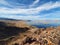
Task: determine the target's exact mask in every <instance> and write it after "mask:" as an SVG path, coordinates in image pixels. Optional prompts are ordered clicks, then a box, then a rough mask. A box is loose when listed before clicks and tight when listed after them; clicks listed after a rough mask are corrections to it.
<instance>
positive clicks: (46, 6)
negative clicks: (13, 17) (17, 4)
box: [0, 2, 60, 15]
mask: <svg viewBox="0 0 60 45" xmlns="http://www.w3.org/2000/svg"><path fill="white" fill-rule="evenodd" d="M57 7H60V2H56V3H52V2H49V3H46V4H43V5H41V6H39V7H37V8H29V9H20V8H13V9H9V8H4V7H3V8H0V14H25V15H37V14H38V13H40V12H41V11H43V10H50V9H53V8H57Z"/></svg>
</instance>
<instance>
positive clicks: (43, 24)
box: [27, 20, 60, 28]
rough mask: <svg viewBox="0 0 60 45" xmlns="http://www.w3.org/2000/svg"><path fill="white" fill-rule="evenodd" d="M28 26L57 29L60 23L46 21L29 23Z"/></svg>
mask: <svg viewBox="0 0 60 45" xmlns="http://www.w3.org/2000/svg"><path fill="white" fill-rule="evenodd" d="M27 24H29V25H33V26H36V27H38V28H47V27H57V26H60V21H59V20H58V21H56V20H52V21H51V20H50V21H49V20H48V21H46V20H44V21H27Z"/></svg>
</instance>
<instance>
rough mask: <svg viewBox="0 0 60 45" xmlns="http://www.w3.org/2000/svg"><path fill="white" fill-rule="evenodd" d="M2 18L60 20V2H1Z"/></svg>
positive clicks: (0, 0)
mask: <svg viewBox="0 0 60 45" xmlns="http://www.w3.org/2000/svg"><path fill="white" fill-rule="evenodd" d="M0 18H11V19H22V20H42V19H43V20H45V19H46V20H53V19H54V20H55V19H58V20H60V0H0Z"/></svg>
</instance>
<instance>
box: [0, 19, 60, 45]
mask: <svg viewBox="0 0 60 45" xmlns="http://www.w3.org/2000/svg"><path fill="white" fill-rule="evenodd" d="M0 45H60V26H58V27H49V28H46V29H44V28H37V27H35V26H30V25H27V24H26V22H24V21H6V20H5V21H0Z"/></svg>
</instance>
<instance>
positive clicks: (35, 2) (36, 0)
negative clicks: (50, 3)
mask: <svg viewBox="0 0 60 45" xmlns="http://www.w3.org/2000/svg"><path fill="white" fill-rule="evenodd" d="M39 1H40V0H35V1H34V2H33V4H32V5H30V6H29V7H33V6H35V4H37V3H38V2H39Z"/></svg>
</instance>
